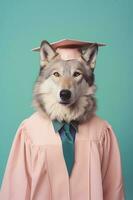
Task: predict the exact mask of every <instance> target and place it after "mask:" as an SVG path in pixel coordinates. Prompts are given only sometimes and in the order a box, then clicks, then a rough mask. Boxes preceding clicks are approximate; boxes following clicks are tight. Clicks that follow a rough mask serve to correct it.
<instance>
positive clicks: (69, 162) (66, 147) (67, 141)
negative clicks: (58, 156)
mask: <svg viewBox="0 0 133 200" xmlns="http://www.w3.org/2000/svg"><path fill="white" fill-rule="evenodd" d="M63 129H64V133H65V134H64V136H63V137H62V147H63V154H64V158H65V163H66V166H67V170H68V174H69V176H70V175H71V171H72V168H73V164H74V141H73V137H72V135H71V132H70V124H67V123H65V124H64V126H63Z"/></svg>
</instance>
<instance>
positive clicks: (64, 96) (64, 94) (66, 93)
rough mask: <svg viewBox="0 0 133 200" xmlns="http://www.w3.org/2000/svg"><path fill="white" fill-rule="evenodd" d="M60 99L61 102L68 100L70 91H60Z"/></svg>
mask: <svg viewBox="0 0 133 200" xmlns="http://www.w3.org/2000/svg"><path fill="white" fill-rule="evenodd" d="M60 97H61V99H62V100H68V99H70V97H71V91H70V90H61V91H60Z"/></svg>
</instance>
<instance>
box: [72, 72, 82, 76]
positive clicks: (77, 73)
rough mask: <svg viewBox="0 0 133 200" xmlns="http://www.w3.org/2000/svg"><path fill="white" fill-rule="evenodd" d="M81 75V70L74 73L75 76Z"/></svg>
mask: <svg viewBox="0 0 133 200" xmlns="http://www.w3.org/2000/svg"><path fill="white" fill-rule="evenodd" d="M80 75H81V73H80V72H74V74H73V76H74V77H78V76H80Z"/></svg>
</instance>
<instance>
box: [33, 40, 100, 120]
mask: <svg viewBox="0 0 133 200" xmlns="http://www.w3.org/2000/svg"><path fill="white" fill-rule="evenodd" d="M62 50H63V49H62ZM97 52H98V45H97V44H95V43H93V44H91V45H89V46H87V47H82V48H78V53H79V55H80V56H78V57H77V58H73V59H62V58H61V56H60V54H59V50H58V49H54V48H53V47H52V45H51V44H50V43H49V42H48V41H47V40H43V41H42V42H41V44H40V70H39V74H38V77H37V79H36V80H35V84H34V87H33V101H32V105H33V106H34V107H35V108H36V109H37V110H39V111H40V112H41V113H42V114H44V115H47V116H48V117H50V119H51V120H54V119H57V120H58V121H65V122H67V123H69V122H71V121H72V120H74V121H78V122H79V123H83V122H84V121H86V120H88V119H89V118H91V116H92V115H93V114H94V113H95V112H96V109H97V100H96V97H95V93H96V90H97V86H96V84H95V75H94V67H95V64H96V56H97Z"/></svg>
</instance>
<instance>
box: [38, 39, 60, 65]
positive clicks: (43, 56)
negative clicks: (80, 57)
mask: <svg viewBox="0 0 133 200" xmlns="http://www.w3.org/2000/svg"><path fill="white" fill-rule="evenodd" d="M56 54H57V53H56V51H55V50H54V49H53V47H52V46H51V45H50V44H49V43H48V41H46V40H43V41H42V42H41V45H40V65H41V66H44V65H45V64H46V63H47V62H49V61H50V60H51V59H52V58H53V57H54V56H56Z"/></svg>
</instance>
